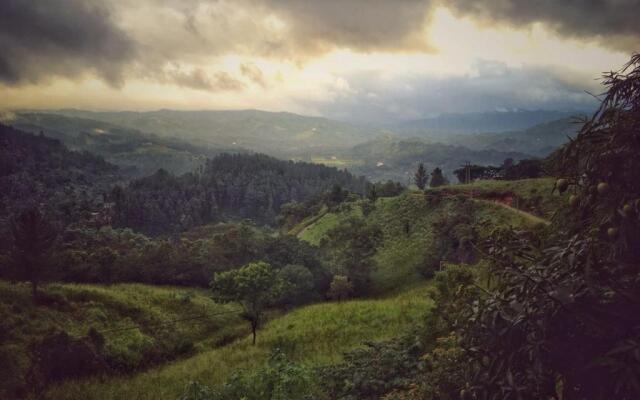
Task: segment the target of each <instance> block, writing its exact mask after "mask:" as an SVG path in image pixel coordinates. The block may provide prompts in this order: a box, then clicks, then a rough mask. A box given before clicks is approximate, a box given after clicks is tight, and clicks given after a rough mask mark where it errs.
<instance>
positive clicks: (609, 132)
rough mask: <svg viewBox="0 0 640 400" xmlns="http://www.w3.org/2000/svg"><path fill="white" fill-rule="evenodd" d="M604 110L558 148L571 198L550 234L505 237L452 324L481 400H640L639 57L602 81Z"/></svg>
mask: <svg viewBox="0 0 640 400" xmlns="http://www.w3.org/2000/svg"><path fill="white" fill-rule="evenodd" d="M604 84H605V85H606V86H607V88H608V91H607V93H606V95H605V98H604V100H603V101H602V104H601V107H600V109H599V110H598V111H597V112H596V113H595V115H594V116H593V117H592V118H591V119H590V120H588V121H586V122H585V124H584V126H583V128H582V130H581V131H580V133H579V134H578V136H577V137H576V138H575V139H574V140H572V141H571V142H570V143H569V144H568V145H567V146H566V147H565V148H564V149H563V150H562V152H561V153H560V155H559V165H560V171H561V172H562V175H563V177H562V180H563V182H560V181H559V182H560V183H561V185H559V189H564V190H570V191H571V192H572V193H573V196H572V200H570V205H569V206H570V207H571V210H570V211H569V212H568V213H567V214H566V215H564V216H562V217H558V218H557V219H556V221H555V228H556V229H555V234H553V235H551V236H549V237H547V238H538V239H540V240H532V236H531V234H527V233H524V232H520V233H518V232H512V231H508V232H502V233H501V234H497V235H496V236H495V237H494V238H493V239H492V241H491V242H490V243H489V244H488V246H487V251H488V255H489V257H490V259H491V267H490V272H491V274H492V277H494V278H495V279H496V281H495V282H494V283H493V285H492V289H491V290H490V293H491V295H483V296H479V298H478V300H477V302H476V303H475V304H474V305H473V307H471V309H470V310H467V311H466V312H467V313H468V314H467V318H466V319H465V321H466V322H465V323H464V324H462V325H461V326H459V327H457V332H458V335H459V336H460V338H461V340H460V344H461V347H462V348H463V349H464V354H465V358H467V359H468V364H467V365H468V367H467V371H466V380H467V382H468V384H469V386H468V388H462V390H463V391H462V392H461V394H463V395H464V396H468V397H469V398H479V399H539V398H552V397H553V398H562V399H610V398H615V399H623V400H624V399H628V400H631V399H637V398H638V397H639V396H640V291H639V290H638V288H639V287H640V271H639V270H638V268H639V266H640V241H639V238H640V219H639V218H638V215H639V211H640V208H639V207H640V180H638V179H637V171H636V170H637V167H638V154H640V55H634V56H633V58H632V59H631V61H630V62H629V64H627V65H626V66H625V67H624V68H623V69H622V70H621V71H619V72H612V73H610V74H607V75H605V79H604Z"/></svg>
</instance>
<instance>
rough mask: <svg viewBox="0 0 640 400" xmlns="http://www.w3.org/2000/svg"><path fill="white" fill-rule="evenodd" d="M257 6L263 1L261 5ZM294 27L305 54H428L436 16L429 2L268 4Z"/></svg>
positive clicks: (268, 0) (295, 0) (291, 0)
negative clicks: (428, 31)
mask: <svg viewBox="0 0 640 400" xmlns="http://www.w3.org/2000/svg"><path fill="white" fill-rule="evenodd" d="M256 1H258V0H256ZM258 2H259V3H262V4H264V5H265V6H266V7H267V8H268V9H270V10H272V11H274V12H275V13H276V14H277V15H278V16H280V17H281V18H284V19H285V20H286V21H287V23H288V24H290V26H291V30H292V33H293V35H292V36H291V38H292V40H293V41H294V42H295V43H296V47H297V48H298V49H300V50H301V51H305V50H306V51H323V50H326V49H327V48H328V49H331V48H334V47H348V48H352V49H355V50H363V51H373V50H392V51H397V50H407V49H414V50H427V44H426V38H425V37H424V35H422V33H423V28H424V27H425V24H426V23H427V19H428V15H429V13H430V11H431V5H432V2H431V1H425V0H396V1H388V0H324V1H299V0H263V1H258Z"/></svg>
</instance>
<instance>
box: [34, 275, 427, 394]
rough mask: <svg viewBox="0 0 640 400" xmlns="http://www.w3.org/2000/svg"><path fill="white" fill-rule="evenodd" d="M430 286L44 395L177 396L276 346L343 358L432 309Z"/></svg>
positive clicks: (328, 359) (325, 307)
mask: <svg viewBox="0 0 640 400" xmlns="http://www.w3.org/2000/svg"><path fill="white" fill-rule="evenodd" d="M426 286H427V285H426V284H421V285H415V286H413V287H412V288H410V289H408V290H407V291H405V292H404V293H400V294H397V295H395V296H391V297H386V298H381V299H368V300H367V299H365V300H351V301H346V302H342V303H337V302H332V303H321V304H315V305H310V306H306V307H302V308H299V309H296V310H294V311H292V312H290V313H288V314H286V315H284V316H283V317H280V318H277V319H274V320H272V321H271V322H269V323H267V325H266V326H265V327H264V328H263V329H262V330H260V331H259V333H258V343H257V345H256V346H252V345H251V340H250V338H249V337H248V336H247V337H245V338H244V339H242V340H239V341H237V342H234V343H232V344H230V345H227V346H224V347H221V348H219V349H214V350H211V351H206V352H203V353H201V354H199V355H196V356H194V357H191V358H189V359H186V360H183V361H177V362H174V363H172V364H171V365H168V366H165V367H160V368H156V369H152V370H149V371H147V372H143V373H140V374H138V375H135V376H133V377H122V378H113V379H108V380H104V381H102V380H100V379H90V380H84V381H78V382H68V383H66V384H63V385H61V386H59V387H56V388H53V389H52V390H50V391H49V392H48V394H47V396H46V397H45V398H48V399H56V400H71V399H83V400H84V399H105V400H106V399H113V400H116V399H140V400H144V399H149V400H165V399H166V400H175V399H177V398H179V396H180V395H181V394H182V393H183V391H184V389H185V386H186V385H187V384H188V383H189V382H190V381H194V380H195V381H200V382H202V383H204V384H207V385H216V384H221V383H222V382H224V381H225V380H226V379H227V378H228V377H230V376H231V374H232V373H233V372H234V371H238V370H241V369H251V368H256V367H258V366H260V365H262V364H263V363H264V362H265V361H266V360H267V359H268V356H269V354H270V353H271V352H272V351H273V350H274V349H275V348H280V349H285V350H287V352H288V353H289V354H290V356H291V357H292V358H293V359H294V360H297V361H300V362H302V363H304V364H307V365H309V366H320V365H326V364H331V363H336V362H339V361H340V360H341V359H342V353H343V352H345V351H347V350H351V349H354V348H356V347H360V346H362V343H363V342H364V341H368V340H383V339H388V338H391V337H394V336H397V335H400V334H402V333H405V332H406V331H407V330H408V329H409V328H410V327H411V326H414V325H415V324H417V323H419V322H420V321H421V319H422V316H423V314H424V313H425V312H426V310H427V309H428V307H429V304H430V301H429V300H428V299H427V296H426V292H425V289H426Z"/></svg>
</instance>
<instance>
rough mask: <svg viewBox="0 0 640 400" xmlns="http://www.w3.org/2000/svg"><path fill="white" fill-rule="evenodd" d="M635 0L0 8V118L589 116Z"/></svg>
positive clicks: (151, 1)
mask: <svg viewBox="0 0 640 400" xmlns="http://www.w3.org/2000/svg"><path fill="white" fill-rule="evenodd" d="M638 15H640V0H599V1H598V0H591V1H588V0H584V1H555V0H540V1H526V0H520V1H517V0H486V1H473V0H450V1H446V0H440V1H438V0H426V1H418V0H323V1H303V0H297V1H295V0H233V1H215V0H182V1H178V0H136V1H126V0H107V1H92V0H47V1H38V0H3V1H1V2H0V48H1V49H2V52H0V91H1V92H2V96H1V97H0V108H32V107H33V108H39V107H42V108H54V107H55V108H57V107H77V108H90V109H140V110H146V109H157V108H179V109H245V108H257V109H264V110H273V111H282V110H286V111H291V112H297V113H302V114H310V115H324V116H328V117H332V118H340V119H345V120H357V121H368V120H371V121H376V122H377V121H384V120H397V119H410V118H421V117H425V116H429V115H435V114H438V113H442V112H479V111H492V110H504V109H512V108H527V109H571V110H574V109H575V110H579V109H585V108H590V107H592V106H593V104H594V99H593V98H592V97H591V96H590V95H589V94H587V93H585V91H587V90H588V91H593V92H597V91H598V90H599V88H598V82H597V80H596V78H598V77H599V76H600V74H601V73H602V72H603V71H607V70H611V69H617V68H619V67H621V66H622V64H623V63H624V62H625V61H626V60H627V59H628V58H629V56H630V54H631V53H632V52H633V51H640V24H638V22H637V16H638Z"/></svg>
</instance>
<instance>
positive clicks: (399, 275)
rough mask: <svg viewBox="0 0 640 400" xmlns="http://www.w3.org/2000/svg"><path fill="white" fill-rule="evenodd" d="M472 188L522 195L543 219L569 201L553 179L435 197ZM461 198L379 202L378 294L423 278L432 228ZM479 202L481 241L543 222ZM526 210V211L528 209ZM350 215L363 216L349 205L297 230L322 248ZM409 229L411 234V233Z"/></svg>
mask: <svg viewBox="0 0 640 400" xmlns="http://www.w3.org/2000/svg"><path fill="white" fill-rule="evenodd" d="M469 187H473V188H474V190H476V194H477V195H478V194H480V193H481V192H482V193H485V194H494V193H500V194H502V193H516V194H517V195H518V196H520V198H521V200H520V205H522V206H524V205H527V204H532V205H535V206H536V207H538V208H536V210H539V211H540V213H541V214H542V216H544V217H547V216H549V215H550V214H552V213H553V211H554V209H555V207H558V206H559V205H560V204H562V203H563V202H565V201H566V198H565V197H564V196H559V195H557V194H552V193H551V189H552V188H553V181H552V180H551V179H528V180H522V181H480V182H476V183H474V184H472V185H452V186H445V187H443V188H439V189H438V190H437V191H435V192H436V193H446V192H451V193H453V194H460V195H461V196H462V197H464V195H463V193H466V192H467V191H468V189H469ZM458 201H459V199H458V198H457V197H456V196H455V195H453V196H451V197H443V198H442V200H441V201H440V202H438V203H436V204H434V203H430V202H428V201H427V200H426V199H425V196H424V195H423V194H422V193H420V192H409V193H405V194H403V195H401V196H398V197H392V198H381V199H378V200H377V202H376V204H375V208H374V209H373V211H371V213H370V214H369V215H368V216H367V217H366V220H367V221H368V223H371V224H376V225H378V226H379V227H380V228H381V229H382V231H383V234H384V240H383V242H382V244H381V245H380V246H379V247H378V250H377V252H376V256H375V260H376V262H377V264H378V269H377V270H376V271H375V272H374V273H373V284H374V292H376V293H384V292H387V291H397V290H401V289H402V288H403V287H404V286H405V285H407V284H410V283H411V282H414V281H415V280H419V279H422V277H421V275H420V273H419V271H418V268H419V266H420V265H421V263H422V262H423V259H424V251H425V247H426V244H427V243H428V242H429V241H431V240H434V238H433V234H432V230H431V224H432V223H433V222H434V221H435V220H436V219H437V218H438V217H440V216H442V215H448V214H453V213H455V212H456V209H457V208H458V207H459V203H458ZM471 201H473V202H474V206H475V207H474V213H473V225H474V226H475V227H476V228H477V230H478V234H479V238H480V239H484V238H486V237H488V236H489V235H490V234H491V231H492V229H494V228H496V227H499V226H505V225H511V226H523V225H524V226H532V225H536V224H539V223H544V220H543V219H540V218H536V217H535V216H534V215H530V213H527V212H520V211H518V210H516V209H514V208H511V207H503V206H501V204H500V203H498V202H496V203H494V202H492V201H488V200H484V199H480V198H478V199H476V200H471ZM525 211H527V209H525ZM350 216H362V210H361V208H360V205H358V204H354V205H353V206H352V207H350V208H349V207H344V208H343V209H342V210H341V211H334V212H327V211H326V210H322V211H321V212H320V215H318V216H314V217H310V218H309V219H308V220H306V221H303V222H301V224H300V225H299V226H297V227H294V228H293V229H292V232H293V233H295V234H297V235H298V237H299V238H300V239H302V240H305V241H307V242H309V243H312V244H315V245H318V244H320V243H321V240H322V238H323V237H324V236H325V235H326V234H327V233H328V232H329V231H330V230H331V229H332V228H334V227H336V226H337V225H338V224H339V223H340V221H342V220H344V219H346V218H348V217H350ZM407 230H408V232H407Z"/></svg>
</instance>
